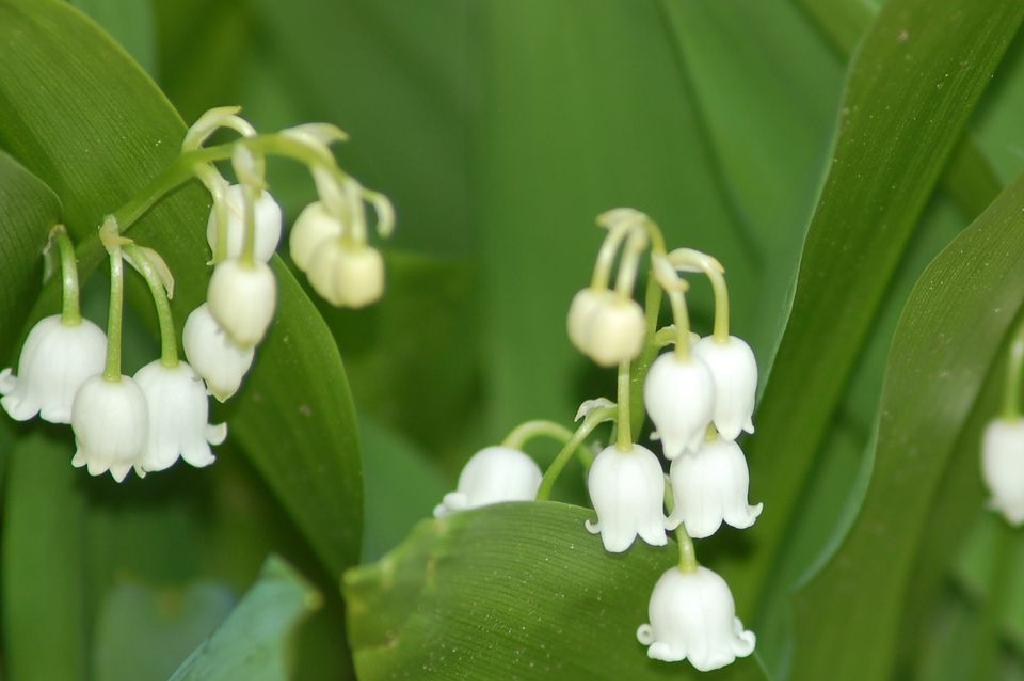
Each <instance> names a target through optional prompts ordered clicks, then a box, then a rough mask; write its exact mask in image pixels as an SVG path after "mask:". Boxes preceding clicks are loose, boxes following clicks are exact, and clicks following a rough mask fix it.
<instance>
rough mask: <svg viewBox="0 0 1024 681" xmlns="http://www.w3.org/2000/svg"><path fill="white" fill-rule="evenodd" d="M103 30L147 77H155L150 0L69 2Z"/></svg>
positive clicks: (153, 32) (152, 20)
mask: <svg viewBox="0 0 1024 681" xmlns="http://www.w3.org/2000/svg"><path fill="white" fill-rule="evenodd" d="M71 4H73V5H74V6H76V7H77V8H78V9H80V10H82V11H83V12H85V13H86V14H88V15H89V16H90V17H91V18H92V19H93V21H95V22H96V23H97V24H99V25H100V26H102V27H103V29H104V30H105V31H107V33H109V34H110V35H111V37H112V38H114V40H116V41H117V42H119V43H120V44H121V46H122V47H124V49H125V51H127V52H128V54H130V55H131V56H132V58H133V59H135V61H137V62H138V63H139V66H141V67H142V68H144V69H145V70H146V72H147V73H149V74H150V75H152V76H154V77H155V76H156V67H157V63H156V26H155V25H154V18H153V5H152V3H151V2H150V0H130V2H124V1H123V0H71Z"/></svg>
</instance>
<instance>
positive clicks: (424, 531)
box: [344, 502, 756, 681]
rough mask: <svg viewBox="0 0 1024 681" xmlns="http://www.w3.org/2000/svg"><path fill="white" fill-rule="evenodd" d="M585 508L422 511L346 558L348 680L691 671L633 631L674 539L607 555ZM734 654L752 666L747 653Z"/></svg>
mask: <svg viewBox="0 0 1024 681" xmlns="http://www.w3.org/2000/svg"><path fill="white" fill-rule="evenodd" d="M591 514H592V512H590V511H587V510H585V509H582V508H579V507H575V506H568V505H566V504H560V503H556V502H539V503H531V504H522V503H520V504H500V505H496V506H490V507H487V508H483V509H479V510H476V511H470V512H466V513H458V514H456V515H453V516H450V517H447V518H444V519H441V520H427V521H424V522H422V523H421V524H420V525H419V526H417V528H416V529H415V530H414V531H413V533H412V534H411V535H410V537H409V538H408V539H407V540H406V541H405V542H404V543H403V544H402V545H401V546H400V547H398V548H397V549H395V550H394V551H393V552H391V553H390V554H388V555H387V556H385V557H384V558H383V559H382V560H381V561H380V562H378V563H374V564H371V565H364V566H360V567H357V568H354V569H352V570H350V571H349V572H348V573H346V575H345V580H344V585H345V595H346V602H347V603H348V607H349V610H348V616H349V631H350V634H351V641H352V645H353V648H354V649H355V659H356V671H357V672H358V674H359V678H360V681H377V680H381V679H396V678H403V677H413V678H416V679H421V680H422V681H432V680H434V679H451V680H456V679H458V680H466V679H472V680H474V681H475V680H479V681H484V680H489V679H497V678H515V679H516V680H517V681H532V680H538V681H540V680H542V679H543V680H544V681H547V680H548V679H553V678H558V679H565V681H577V680H579V681H584V680H586V681H598V680H601V679H608V680H612V679H630V681H646V680H647V679H670V678H673V679H684V678H689V679H696V678H702V677H701V675H700V674H699V673H696V672H694V671H693V670H692V668H690V667H689V665H688V664H686V663H681V664H665V663H660V662H655V661H653V660H650V659H649V658H648V657H647V655H646V650H645V649H644V647H643V646H641V645H640V644H639V643H638V642H637V640H636V629H637V627H638V626H639V625H640V624H643V623H644V622H647V621H648V618H647V606H648V602H649V600H650V594H651V589H652V588H653V587H654V583H655V581H657V579H658V577H659V576H661V574H662V573H663V572H664V571H665V570H666V569H668V568H669V567H671V566H672V565H675V563H676V553H675V545H674V544H671V545H670V546H668V547H666V548H662V549H656V548H653V547H650V546H647V545H645V544H638V545H636V546H634V547H632V548H631V549H630V550H629V551H628V552H626V553H624V554H621V555H609V554H608V553H606V552H605V550H604V547H603V546H602V544H601V540H600V538H598V537H596V536H594V535H591V534H590V533H588V532H587V531H586V529H585V528H584V526H583V524H584V520H585V519H586V518H588V517H591ZM742 615H743V613H741V617H742ZM736 664H737V665H740V666H743V667H744V668H746V669H749V670H751V671H752V672H756V664H755V663H754V662H753V661H752V660H750V659H747V660H741V661H737V663H736Z"/></svg>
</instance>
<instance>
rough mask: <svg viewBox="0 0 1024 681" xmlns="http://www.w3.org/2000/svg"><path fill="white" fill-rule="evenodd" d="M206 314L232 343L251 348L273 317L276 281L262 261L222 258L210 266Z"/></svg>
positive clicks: (261, 336)
mask: <svg viewBox="0 0 1024 681" xmlns="http://www.w3.org/2000/svg"><path fill="white" fill-rule="evenodd" d="M206 299H207V303H208V304H209V306H210V314H211V315H213V318H214V319H216V320H217V323H218V324H220V325H221V327H222V328H223V329H224V330H225V331H226V332H227V334H228V336H230V337H231V340H233V341H234V342H235V343H237V344H238V345H240V346H242V347H252V346H253V345H256V344H257V343H259V342H260V341H261V340H263V336H264V335H266V333H267V327H269V326H270V322H271V321H272V320H273V319H274V306H275V305H276V303H277V282H276V281H275V280H274V272H273V271H272V270H271V269H270V266H269V265H267V264H266V263H265V262H261V261H259V260H257V261H256V262H254V263H252V264H248V263H244V262H242V261H241V260H225V261H224V262H221V263H218V264H217V266H216V267H215V268H214V269H213V276H212V277H211V278H210V288H209V289H208V290H207V293H206Z"/></svg>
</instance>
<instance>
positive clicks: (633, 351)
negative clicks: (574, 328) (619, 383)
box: [584, 296, 646, 367]
mask: <svg viewBox="0 0 1024 681" xmlns="http://www.w3.org/2000/svg"><path fill="white" fill-rule="evenodd" d="M645 331H646V324H645V321H644V311H643V308H641V307H640V305H639V304H638V303H637V302H636V301H635V300H633V299H632V298H629V299H625V300H623V299H621V298H618V297H615V296H612V297H611V298H609V299H608V300H606V301H603V302H602V303H601V304H598V305H597V306H596V307H595V309H594V311H593V313H592V314H591V315H590V323H589V324H588V325H587V330H586V337H585V339H584V346H585V347H586V352H587V354H588V355H590V358H591V359H593V360H594V361H595V362H596V363H597V364H598V365H600V366H605V367H608V366H614V365H616V364H619V363H620V362H625V361H627V360H631V359H633V358H634V357H636V356H637V355H639V354H640V350H641V349H642V348H643V345H644V332H645Z"/></svg>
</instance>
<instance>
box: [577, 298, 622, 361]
mask: <svg viewBox="0 0 1024 681" xmlns="http://www.w3.org/2000/svg"><path fill="white" fill-rule="evenodd" d="M611 297H612V293H611V292H609V291H596V290H594V289H592V288H585V289H582V290H580V291H578V292H577V293H576V295H575V296H573V299H572V304H571V305H569V315H568V317H567V318H566V327H567V328H568V331H569V340H570V341H572V344H573V345H574V346H576V349H577V350H579V351H580V352H582V353H584V354H589V352H590V351H589V344H588V343H587V340H588V339H589V337H590V320H591V317H593V315H594V313H595V312H596V311H597V309H598V308H599V307H601V306H602V305H604V304H605V303H606V302H607V301H608V300H609V299H610V298H611Z"/></svg>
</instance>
